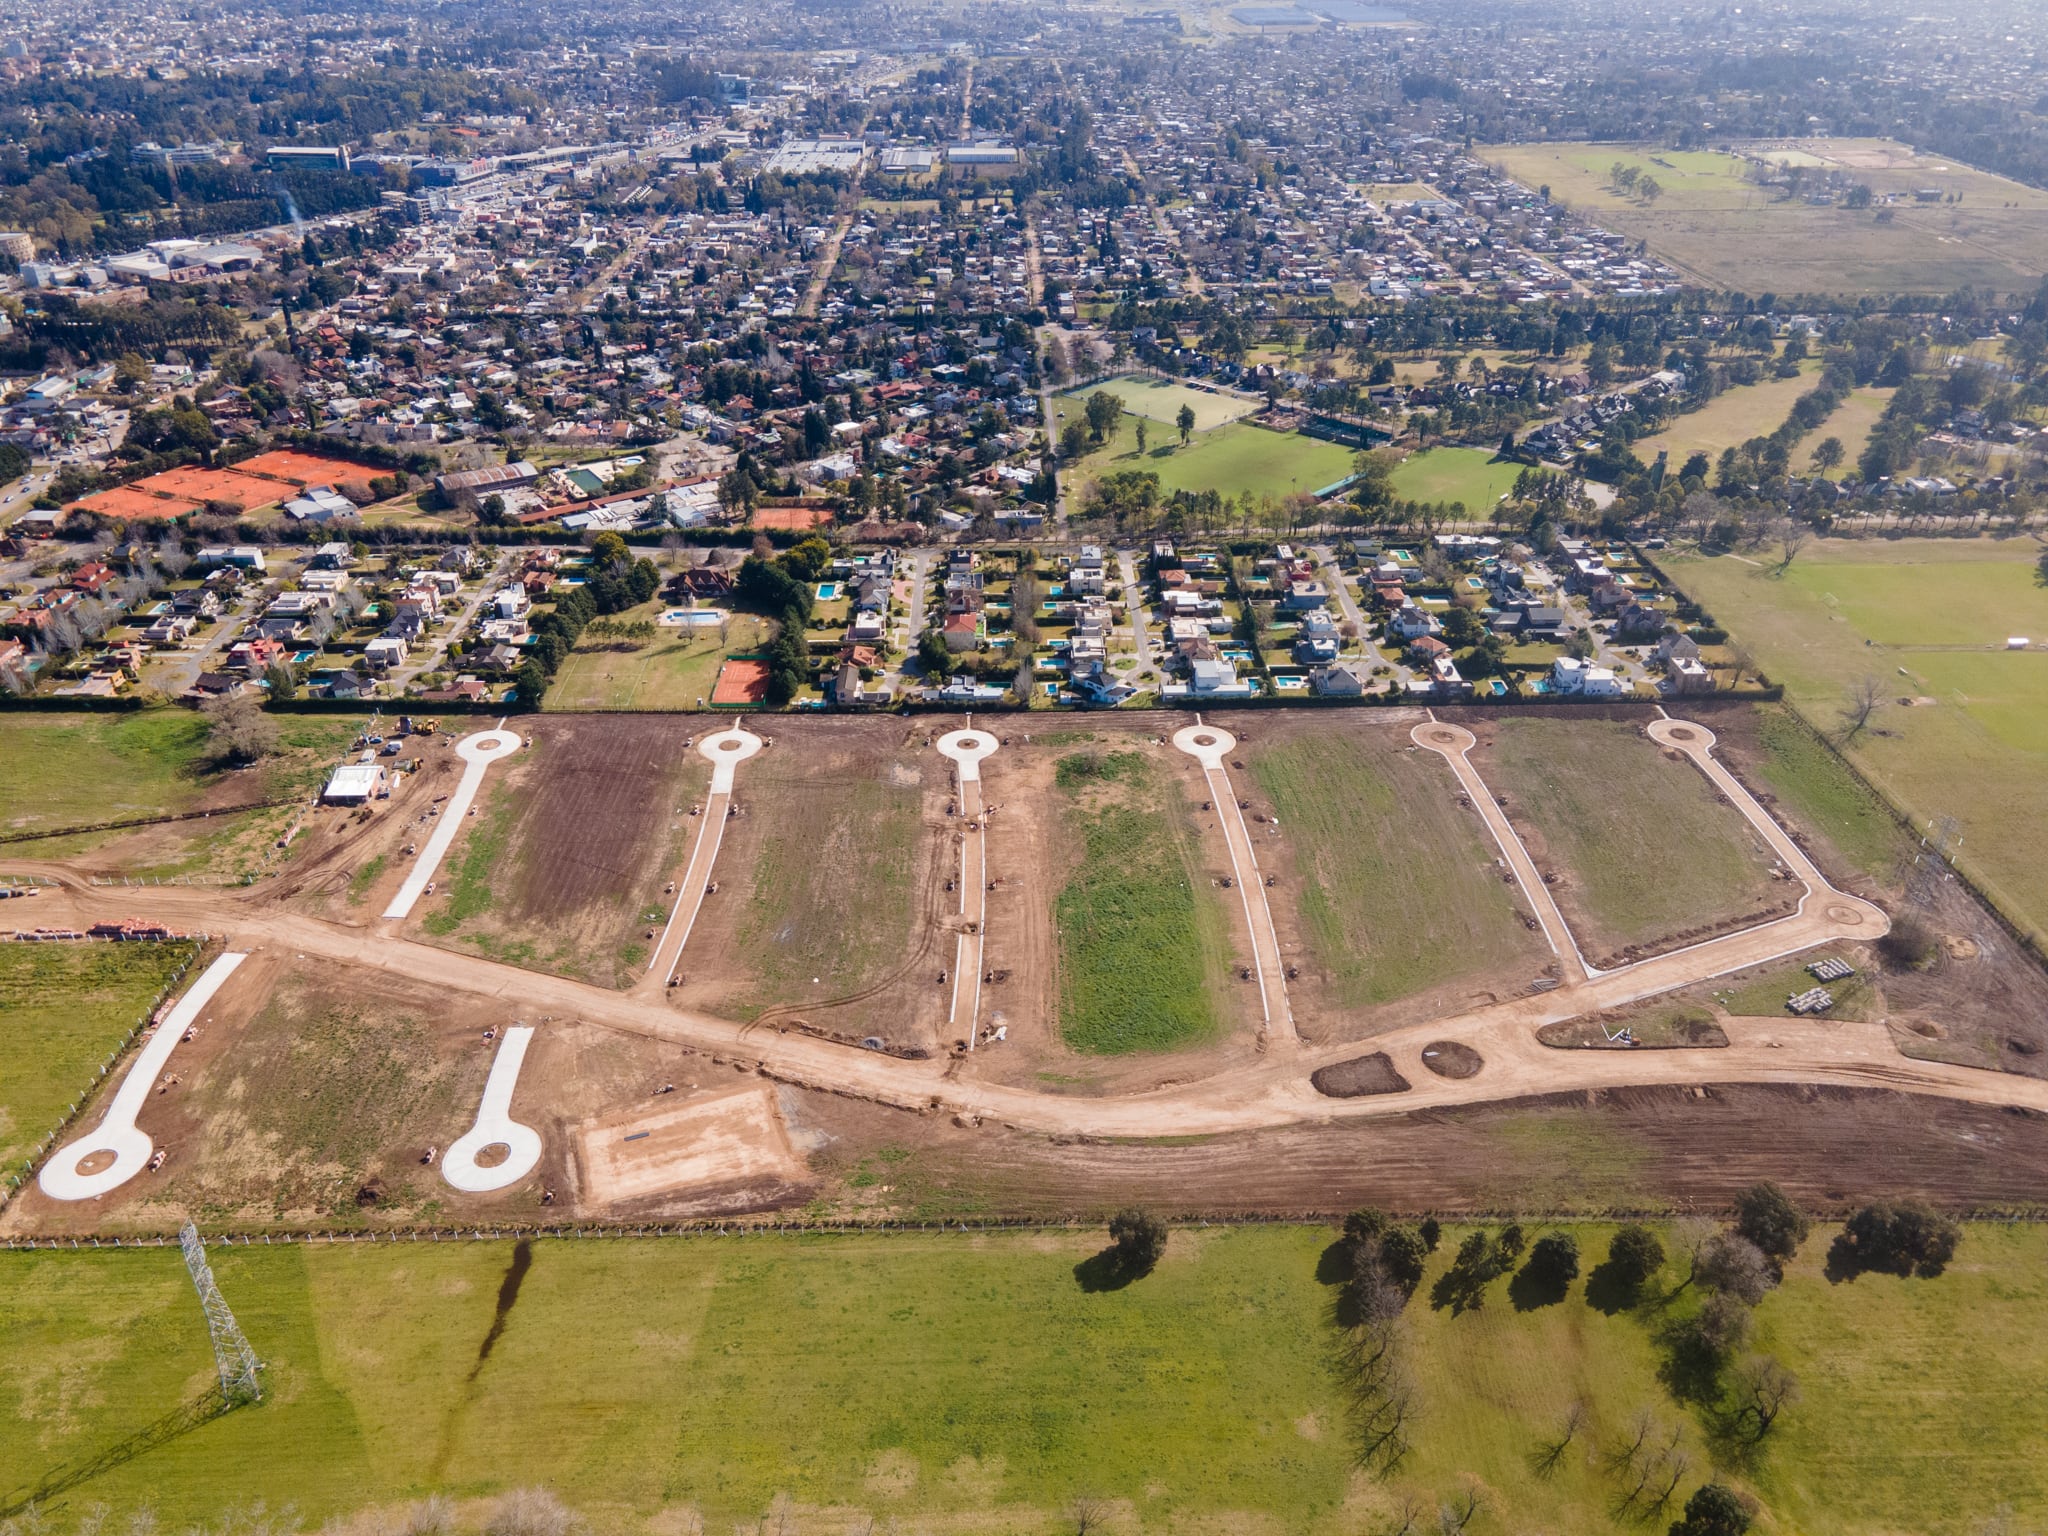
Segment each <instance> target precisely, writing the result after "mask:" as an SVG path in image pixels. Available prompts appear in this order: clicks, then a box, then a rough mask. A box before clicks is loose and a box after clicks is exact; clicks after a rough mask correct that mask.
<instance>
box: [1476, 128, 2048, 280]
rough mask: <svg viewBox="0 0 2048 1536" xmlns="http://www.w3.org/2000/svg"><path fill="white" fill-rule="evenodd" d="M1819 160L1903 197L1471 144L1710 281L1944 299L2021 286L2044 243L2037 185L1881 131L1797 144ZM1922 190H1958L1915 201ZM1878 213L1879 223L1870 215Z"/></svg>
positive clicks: (1563, 148)
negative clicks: (1641, 184) (1813, 199)
mask: <svg viewBox="0 0 2048 1536" xmlns="http://www.w3.org/2000/svg"><path fill="white" fill-rule="evenodd" d="M1800 149H1801V150H1802V151H1804V152H1805V153H1804V158H1805V159H1806V160H1808V161H1809V162H1814V163H1826V164H1831V165H1833V166H1836V167H1838V168H1840V169H1842V170H1843V171H1844V172H1846V173H1847V174H1848V175H1849V176H1850V177H1851V178H1852V179H1853V180H1855V181H1859V182H1862V183H1864V184H1866V185H1868V186H1869V187H1870V188H1871V189H1872V190H1873V191H1875V192H1877V193H1879V194H1887V193H1891V194H1898V195H1900V196H1901V197H1902V198H1903V201H1902V202H1901V203H1899V204H1897V205H1896V206H1893V207H1890V208H1885V207H1883V206H1881V205H1880V206H1879V207H1875V208H1871V209H1867V210H1863V211H1860V212H1859V211H1856V210H1853V209H1849V208H1846V207H1842V206H1839V205H1838V206H1834V207H1811V206H1809V205H1808V204H1807V203H1806V202H1805V201H1804V199H1802V198H1797V197H1789V198H1788V197H1785V196H1784V195H1783V194H1782V193H1774V192H1771V191H1769V190H1767V189H1766V188H1763V187H1761V186H1758V185H1756V184H1755V183H1753V182H1751V181H1749V180H1747V179H1746V178H1745V176H1744V174H1743V172H1744V169H1745V164H1746V162H1745V161H1744V160H1743V159H1742V158H1741V157H1740V156H1737V155H1723V154H1719V153H1713V152H1708V151H1703V150H1702V151H1686V152H1681V151H1676V150H1663V149H1658V148H1655V147H1654V146H1643V145H1630V144H1585V143H1576V144H1575V143H1563V142H1557V143H1543V144H1518V145H1503V146H1497V147H1492V148H1485V149H1481V150H1480V151H1478V153H1479V154H1480V155H1481V157H1482V158H1484V159H1486V160H1489V161H1491V162H1492V163H1494V164H1495V165H1498V166H1500V167H1502V168H1503V169H1504V170H1506V171H1507V173H1508V174H1509V175H1511V176H1513V177H1514V178H1515V179H1516V180H1517V181H1519V182H1521V183H1522V184H1523V185H1524V186H1528V187H1532V188H1535V187H1545V186H1547V187H1549V188H1550V193H1551V196H1552V197H1554V198H1556V199H1557V200H1558V201H1560V202H1562V203H1564V204H1566V205H1567V206H1569V207H1571V208H1572V209H1574V210H1575V211H1577V212H1580V213H1583V214H1584V215H1585V216H1586V217H1587V218H1590V219H1591V220H1593V221H1594V222H1595V223H1597V224H1600V225H1602V226H1604V227H1605V228H1608V229H1611V230H1614V231H1616V232H1617V233H1620V234H1624V235H1627V236H1629V237H1630V238H1632V239H1640V240H1645V241H1647V242H1648V243H1649V247H1650V249H1651V250H1652V251H1653V252H1655V253H1656V254H1657V255H1659V256H1662V257H1663V258H1664V259H1665V260H1667V261H1669V262H1670V263H1672V264H1673V265H1674V266H1676V267H1679V268H1681V269H1682V270H1684V271H1687V272H1690V273H1691V274H1693V275H1694V276H1695V277H1697V278H1699V279H1700V280H1701V281H1703V282H1705V283H1706V284H1708V285H1709V286H1712V287H1716V288H1732V289H1735V290H1738V291H1740V292H1745V293H1765V292H1770V293H1778V294H1795V293H1835V294H1891V293H1947V292H1949V291H1951V290H1952V289H1954V288H1956V287H1957V286H1959V285H1964V284H1969V285H1983V286H1987V287H1991V288H1994V289H1996V290H1998V291H2000V292H2005V293H2012V292H2019V291H2027V292H2031V291H2032V289H2033V288H2034V286H2035V284H2036V283H2037V282H2038V280H2039V278H2040V276H2041V273H2042V270H2043V259H2042V254H2041V253H2042V251H2043V249H2044V240H2048V193H2044V192H2042V191H2040V190H2038V189H2035V188H2032V187H2026V186H2022V185H2020V184H2019V183H2017V182H2012V181H2007V180H2006V179H2004V178H2003V177H1999V176H1992V175H1989V174H1987V173H1985V172H1982V171H1976V170H1972V169H1970V168H1969V167H1967V166H1963V165H1958V164H1957V163H1955V162H1954V161H1950V160H1943V159H1937V158H1935V157H1932V156H1927V155H1914V154H1912V153H1911V152H1909V151H1908V150H1907V149H1906V148H1905V146H1903V145H1900V144H1897V143H1893V142H1891V141H1889V140H1882V139H1835V140H1809V141H1803V142H1802V144H1801V145H1800ZM1616 162H1620V163H1622V164H1624V165H1633V166H1636V167H1638V168H1639V169H1640V170H1641V171H1642V172H1643V173H1644V174H1645V175H1648V176H1651V177H1654V178H1655V179H1656V181H1657V183H1658V184H1659V185H1660V186H1661V187H1662V188H1663V189H1664V195H1663V196H1662V197H1661V198H1660V199H1659V200H1658V201H1657V202H1656V203H1654V204H1646V203H1644V202H1643V201H1642V200H1641V199H1639V198H1633V197H1630V196H1628V195H1626V194H1624V193H1623V192H1621V191H1620V190H1619V189H1618V188H1615V187H1613V186H1612V185H1610V180H1611V177H1610V171H1611V168H1612V167H1613V166H1614V165H1615V164H1616ZM1920 187H1938V188H1940V189H1941V190H1942V191H1943V192H1944V193H1954V194H1959V195H1960V198H1961V200H1960V201H1959V202H1955V203H1947V202H1943V203H1937V204H1931V205H1923V204H1917V203H1915V202H1914V201H1913V199H1912V195H1911V194H1912V193H1913V191H1914V190H1916V189H1917V188H1920ZM1885 214H1888V215H1889V216H1890V217H1889V219H1883V218H1881V217H1880V215H1885Z"/></svg>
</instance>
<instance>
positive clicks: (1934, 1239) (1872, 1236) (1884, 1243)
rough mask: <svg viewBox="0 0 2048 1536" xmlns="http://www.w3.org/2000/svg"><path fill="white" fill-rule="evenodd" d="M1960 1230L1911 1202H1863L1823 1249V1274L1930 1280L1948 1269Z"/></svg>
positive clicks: (1958, 1240)
mask: <svg viewBox="0 0 2048 1536" xmlns="http://www.w3.org/2000/svg"><path fill="white" fill-rule="evenodd" d="M1962 1240H1963V1233H1962V1229H1961V1228H1960V1227H1958V1226H1957V1225H1956V1224H1955V1223H1954V1222H1952V1221H1950V1220H1948V1219H1947V1218H1946V1217H1943V1216H1940V1215H1937V1214H1936V1213H1935V1212H1934V1211H1932V1210H1930V1209H1929V1208H1928V1207H1927V1206H1925V1205H1922V1204H1920V1203H1919V1202H1917V1201H1907V1202H1906V1203H1904V1204H1901V1205H1888V1204H1884V1203H1879V1204H1876V1205H1866V1206H1864V1207H1863V1209H1862V1210H1860V1211H1858V1212H1856V1213H1855V1215H1853V1216H1851V1217H1850V1218H1849V1220H1848V1222H1847V1223H1846V1224H1845V1225H1844V1226H1843V1228H1842V1231H1841V1234H1840V1235H1839V1236H1838V1237H1836V1239H1835V1240H1834V1242H1833V1243H1832V1244H1830V1245H1829V1248H1828V1273H1829V1274H1830V1275H1831V1276H1839V1277H1841V1278H1843V1279H1854V1278H1855V1277H1856V1276H1857V1275H1859V1274H1862V1273H1863V1272H1864V1271H1866V1270H1875V1271H1876V1272H1877V1273H1879V1274H1884V1275H1898V1276H1900V1277H1902V1278H1903V1277H1905V1276H1908V1275H1918V1276H1919V1277H1920V1278H1921V1279H1923V1280H1931V1279H1933V1278H1934V1277H1935V1276H1936V1275H1938V1274H1940V1273H1941V1272H1942V1271H1943V1270H1944V1269H1946V1268H1948V1265H1949V1261H1950V1260H1951V1259H1953V1258H1954V1257H1955V1256H1956V1248H1957V1247H1958V1246H1959V1245H1960V1244H1961V1243H1962Z"/></svg>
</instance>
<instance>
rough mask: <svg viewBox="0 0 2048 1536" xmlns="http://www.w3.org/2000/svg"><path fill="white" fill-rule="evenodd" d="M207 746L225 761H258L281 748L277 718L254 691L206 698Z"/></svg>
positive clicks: (243, 762) (218, 757) (238, 762)
mask: <svg viewBox="0 0 2048 1536" xmlns="http://www.w3.org/2000/svg"><path fill="white" fill-rule="evenodd" d="M204 713H205V715H206V746H207V750H208V751H209V752H211V753H212V754H213V755H214V757H215V758H216V759H218V760H220V761H222V762H228V763H237V764H246V763H253V762H258V761H260V760H261V759H263V758H266V757H269V756H270V755H271V754H272V753H274V752H275V751H277V722H276V721H275V720H273V719H271V718H270V716H268V715H266V714H264V713H263V706H262V705H261V704H259V703H258V702H257V700H256V696H255V695H254V694H249V693H235V694H229V695H227V696H225V697H223V698H218V699H209V700H207V702H206V706H205V710H204Z"/></svg>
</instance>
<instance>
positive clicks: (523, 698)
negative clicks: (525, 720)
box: [512, 658, 548, 709]
mask: <svg viewBox="0 0 2048 1536" xmlns="http://www.w3.org/2000/svg"><path fill="white" fill-rule="evenodd" d="M547 691H548V675H547V673H546V672H545V671H544V670H543V669H542V667H541V664H540V663H539V662H538V661H535V660H532V659H531V658H529V659H528V660H526V661H522V662H521V663H520V664H519V670H518V671H517V672H514V673H513V674H512V696H513V698H514V699H516V700H517V701H518V704H519V707H520V708H521V709H539V708H540V701H541V696H542V695H543V694H545V693H546V692H547Z"/></svg>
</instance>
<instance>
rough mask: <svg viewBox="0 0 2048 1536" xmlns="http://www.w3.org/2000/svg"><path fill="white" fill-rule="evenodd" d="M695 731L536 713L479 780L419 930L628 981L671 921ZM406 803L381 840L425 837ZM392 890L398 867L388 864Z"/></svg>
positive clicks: (542, 964)
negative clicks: (517, 743) (525, 739)
mask: <svg viewBox="0 0 2048 1536" xmlns="http://www.w3.org/2000/svg"><path fill="white" fill-rule="evenodd" d="M699 723H700V722H695V721H692V720H689V719H681V718H669V719H661V718H652V717H637V716H636V717H632V718H627V719H608V718H606V717H604V716H601V715H585V716H575V717H559V718H557V717H544V718H543V719H541V720H539V721H537V722H535V723H534V724H533V725H532V726H531V728H530V729H531V739H532V741H533V746H532V747H531V748H530V749H529V750H528V751H526V752H525V753H523V754H521V755H520V757H518V758H517V759H515V760H514V761H512V762H511V763H509V764H507V765H506V766H505V769H504V771H503V774H502V776H501V777H499V778H498V779H497V780H496V781H495V783H493V782H491V781H488V780H487V781H486V787H485V791H484V793H483V794H482V795H481V796H479V805H478V808H477V813H476V815H475V816H473V817H471V818H469V821H468V825H467V826H465V827H464V828H463V829H462V831H461V833H460V834H459V835H458V837H457V840H456V842H455V844H454V846H453V847H452V848H451V849H450V851H449V855H448V859H447V861H446V862H445V863H444V864H443V865H442V873H441V877H440V878H439V879H438V880H437V881H436V884H437V886H438V889H437V891H436V893H435V895H434V896H432V897H430V898H428V899H427V901H426V902H425V903H424V904H423V905H422V907H421V908H420V916H419V917H418V918H417V919H416V926H417V930H418V932H419V933H420V934H421V935H422V936H424V937H427V938H429V939H431V940H432V941H434V942H437V943H441V944H445V945H448V946H450V947H452V948H457V949H465V950H468V951H469V952H471V953H477V954H484V955H488V956H491V957H492V958H494V959H500V960H509V961H511V962H513V963H514V964H518V965H527V966H533V967H536V968H538V969H541V970H550V971H555V972H558V973H560V974H562V975H565V976H573V977H575V978H577V979H578V980H582V981H594V982H596V983H598V984H599V985H602V986H624V985H626V984H627V983H628V982H630V981H632V980H633V979H634V978H635V977H637V975H638V974H639V970H640V968H641V967H642V966H643V965H644V964H645V963H646V960H647V957H648V955H649V953H651V948H652V946H651V945H649V944H648V943H647V942H646V940H645V937H644V930H645V929H646V928H647V927H650V926H652V927H657V928H658V927H659V926H660V924H661V923H662V922H663V921H665V920H666V918H667V915H668V906H669V902H668V898H666V897H665V896H664V894H663V887H664V885H665V884H666V883H667V882H668V881H669V880H671V879H672V878H674V877H675V875H676V874H677V873H678V872H679V871H680V869H681V867H682V863H683V859H684V850H685V845H686V843H687V840H688V838H689V837H690V836H691V835H693V834H694V833H695V832H696V830H697V829H698V828H699V827H700V826H701V823H700V822H698V821H695V820H692V819H691V818H690V817H689V815H688V812H689V807H690V804H691V802H693V801H694V800H696V799H698V798H700V797H701V796H702V794H703V792H704V788H705V786H706V784H707V783H708V782H709V779H710V765H709V764H707V763H706V762H705V761H704V760H703V758H702V757H701V756H699V755H698V754H697V753H695V752H694V751H692V750H690V749H689V748H687V747H685V746H684V744H683V743H684V741H685V740H686V739H687V738H688V737H689V736H690V734H691V731H692V729H693V728H694V727H695V726H696V725H697V724H699ZM413 809H421V810H423V809H424V807H412V806H410V805H408V806H407V808H406V809H403V810H399V811H397V816H402V817H405V818H407V819H406V821H405V823H404V824H403V825H400V824H398V822H397V816H395V817H394V824H393V828H392V829H391V830H390V832H388V834H387V836H388V838H389V839H390V840H392V841H398V840H400V839H403V838H407V837H415V838H419V839H422V840H423V839H424V837H425V835H426V832H427V830H428V828H427V826H426V825H425V824H420V823H415V822H412V821H411V820H410V814H411V811H412V810H413ZM389 858H390V867H389V871H388V875H389V878H390V879H391V880H392V881H393V882H394V883H395V882H396V879H397V878H398V877H399V875H400V874H401V872H402V868H403V866H404V865H405V863H406V860H405V859H404V857H403V855H402V854H398V853H396V851H395V850H394V852H393V854H392V855H390V856H389Z"/></svg>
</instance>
